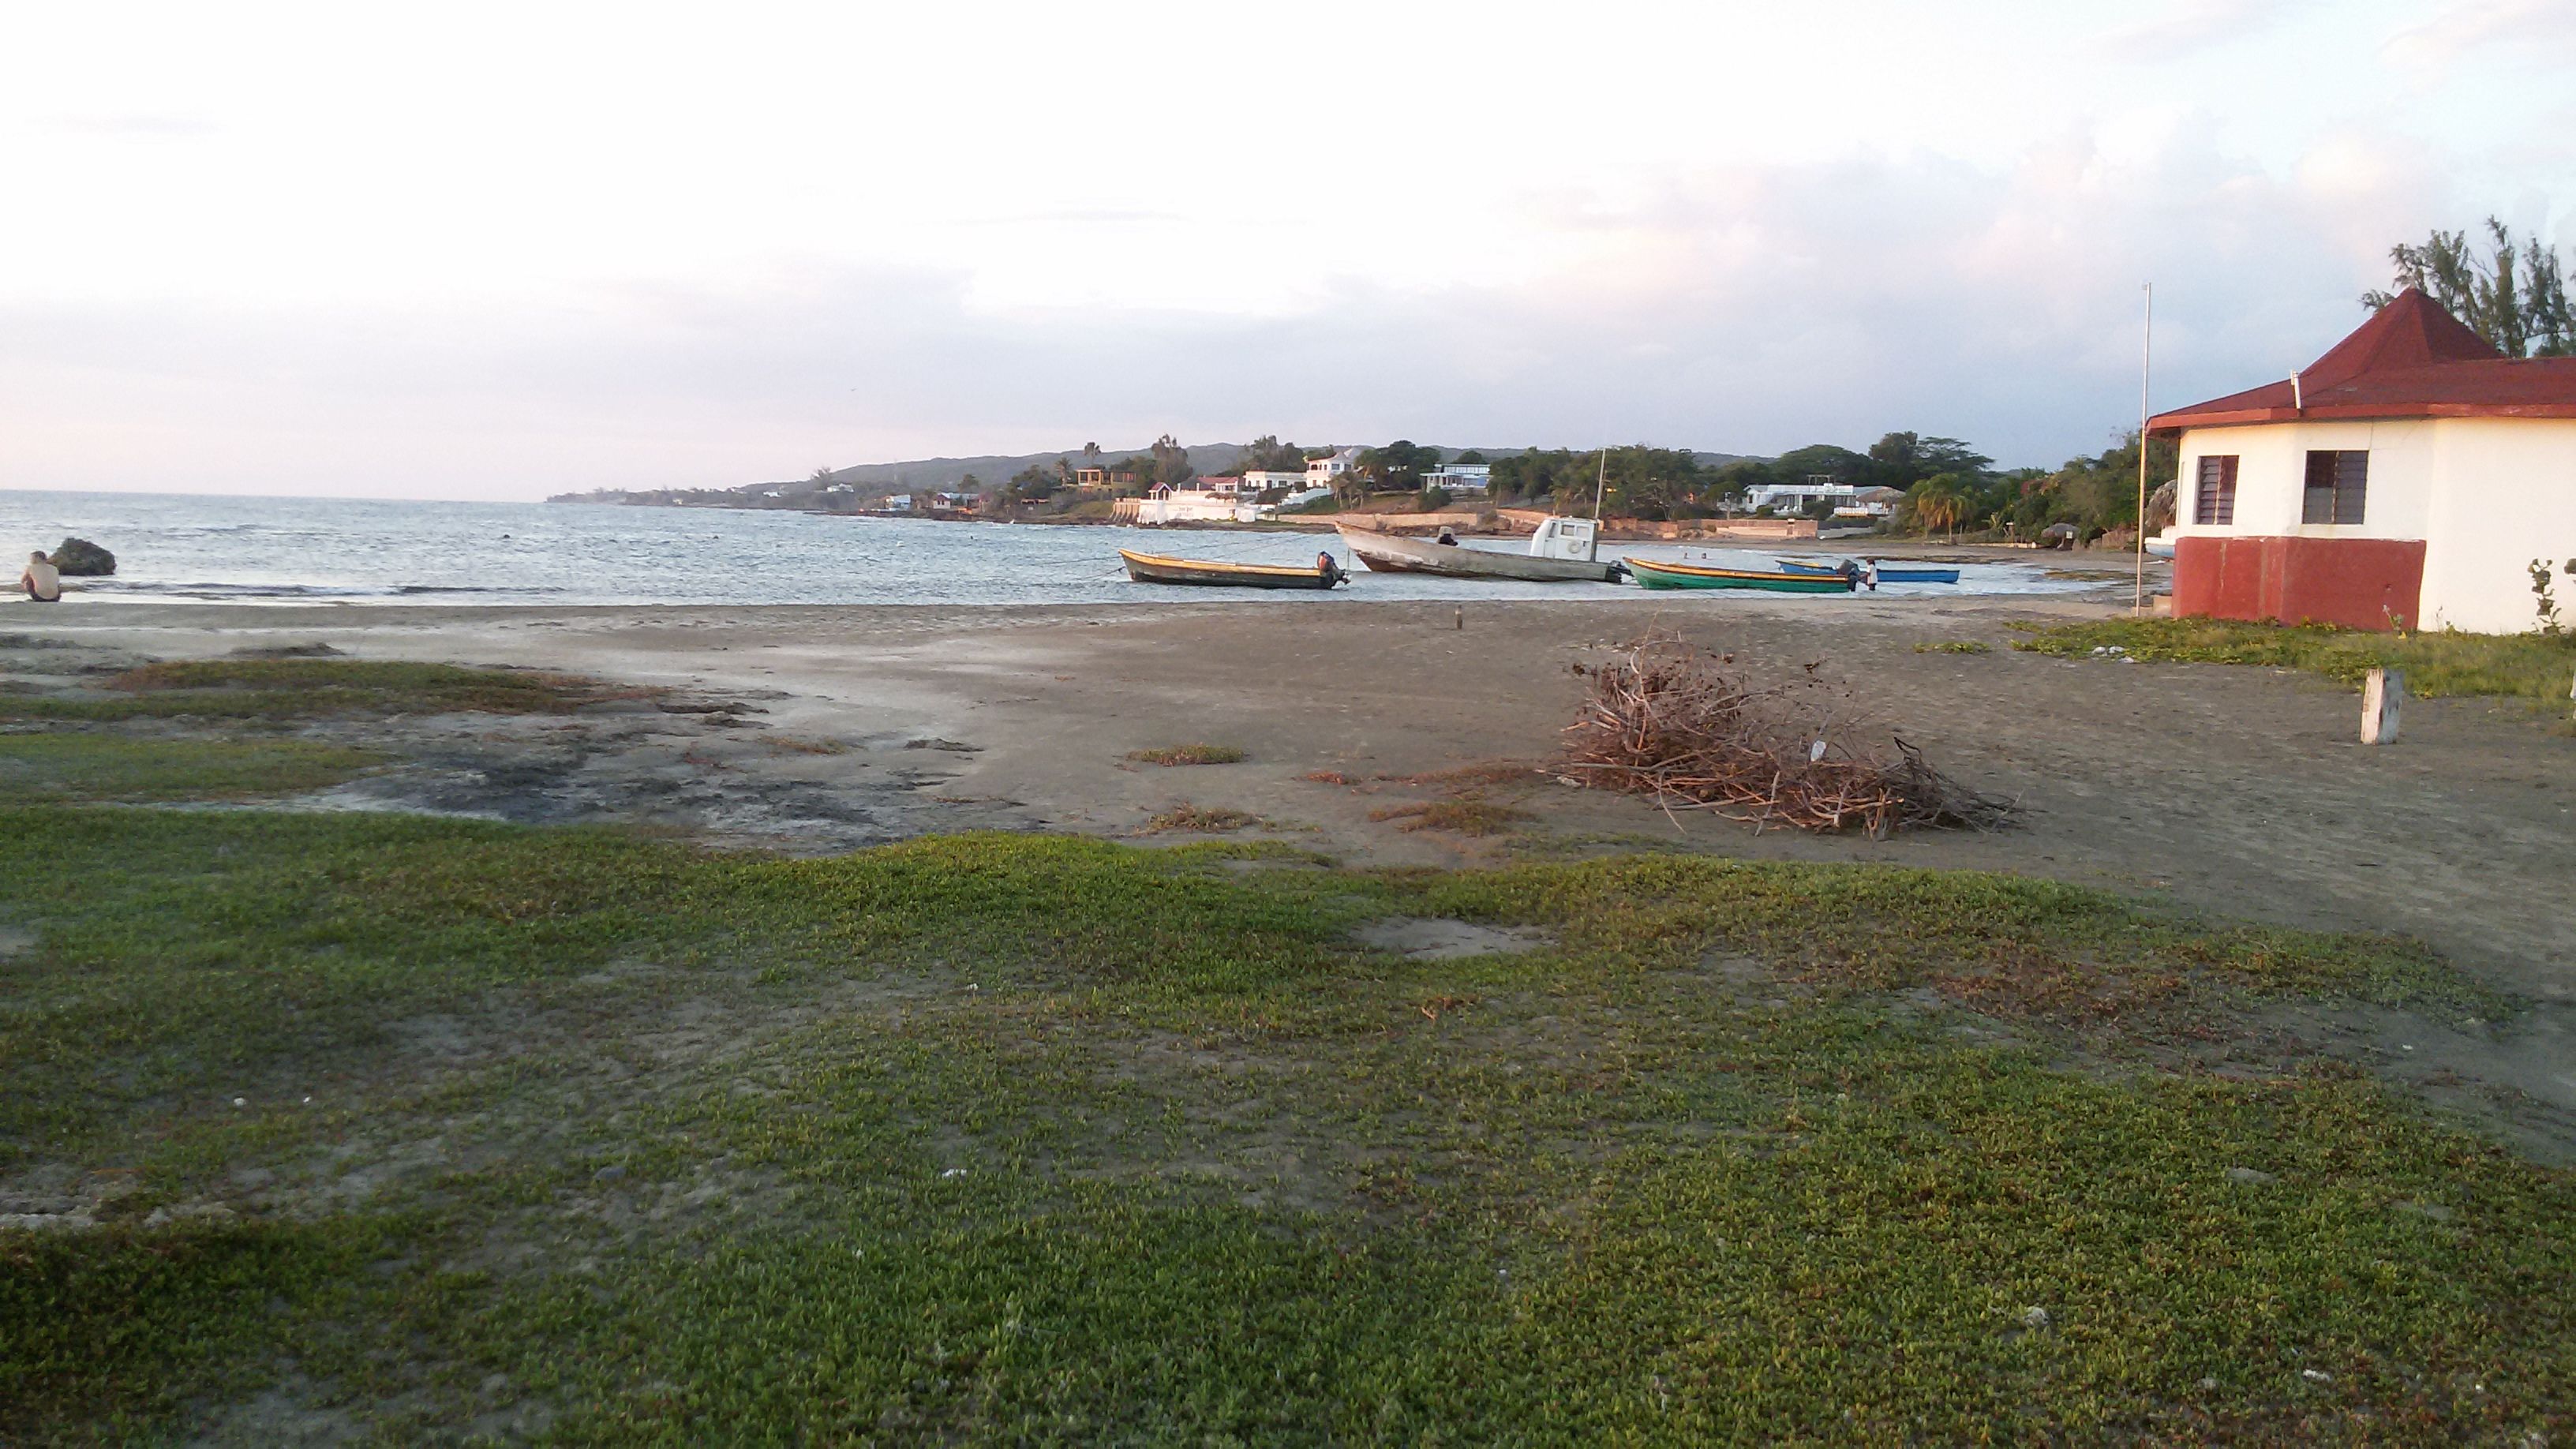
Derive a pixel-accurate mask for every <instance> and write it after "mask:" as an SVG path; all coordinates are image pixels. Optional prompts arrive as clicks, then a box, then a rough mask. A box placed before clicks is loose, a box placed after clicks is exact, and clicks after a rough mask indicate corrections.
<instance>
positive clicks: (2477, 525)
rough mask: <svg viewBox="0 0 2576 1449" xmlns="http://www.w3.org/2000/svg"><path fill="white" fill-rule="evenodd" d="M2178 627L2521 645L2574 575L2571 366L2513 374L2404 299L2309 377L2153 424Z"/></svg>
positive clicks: (2531, 361) (2415, 295)
mask: <svg viewBox="0 0 2576 1449" xmlns="http://www.w3.org/2000/svg"><path fill="white" fill-rule="evenodd" d="M2147 429H2148V434H2149V436H2151V437H2156V438H2173V439H2176V440H2177V443H2178V451H2179V453H2180V455H2181V475H2180V478H2179V479H2178V481H2177V484H2176V493H2177V508H2176V515H2177V516H2176V521H2175V524H2174V527H2173V530H2172V533H2171V534H2170V535H2169V536H2170V537H2171V538H2172V539H2173V540H2174V582H2173V608H2174V613H2175V614H2177V615H2193V614H2199V615H2206V616H2209V617H2213V618H2221V619H2277V620H2280V621H2282V622H2284V623H2293V624H2295V623H2303V622H2316V623H2329V624H2340V625H2344V626H2346V627H2349V628H2355V629H2390V628H2400V627H2403V628H2426V629H2440V628H2452V629H2466V630H2472V631H2476V632H2480V633H2519V632H2521V631H2524V630H2527V629H2530V628H2532V627H2533V626H2534V625H2535V624H2536V623H2537V622H2538V615H2537V613H2536V612H2535V609H2534V598H2533V593H2532V581H2531V573H2530V569H2531V563H2532V561H2533V560H2534V559H2539V560H2542V561H2544V562H2545V563H2546V565H2547V566H2548V568H2549V569H2550V570H2551V571H2552V572H2553V573H2554V574H2557V575H2558V577H2559V579H2560V580H2561V583H2560V585H2559V587H2560V589H2561V590H2562V591H2566V592H2576V578H2570V577H2568V575H2567V573H2566V572H2565V570H2567V569H2568V568H2569V566H2570V565H2571V563H2576V357H2533V358H2509V357H2506V356H2505V355H2504V354H2503V353H2502V352H2500V351H2498V350H2497V349H2496V348H2495V347H2494V346H2493V345H2491V344H2490V343H2488V342H2487V341H2486V339H2484V338H2482V337H2480V336H2478V334H2477V333H2475V332H2473V331H2471V330H2470V329H2469V328H2467V327H2466V326H2464V325H2462V324H2461V323H2460V322H2459V320H2458V319H2456V318H2454V317H2452V316H2451V314H2450V313H2448V312H2445V311H2443V310H2442V308H2441V306H2440V305H2439V304H2437V303H2435V302H2434V301H2433V299H2432V298H2430V297H2427V296H2426V295H2424V293H2423V292H2421V291H2419V290H2414V289H2409V290H2408V291H2406V292H2405V293H2403V294H2402V295H2400V296H2399V297H2398V298H2397V299H2396V300H2395V301H2393V302H2391V303H2389V304H2388V305H2387V306H2385V307H2383V308H2381V309H2380V310H2379V311H2378V312H2377V313H2375V314H2373V315H2372V317H2371V318H2370V320H2369V321H2367V322H2364V323H2363V324H2362V325H2361V326H2360V327H2359V328H2358V329H2357V330H2355V331H2354V332H2353V334H2352V335H2351V336H2349V337H2346V338H2345V339H2344V340H2343V341H2341V342H2338V343H2336V344H2335V345H2334V347H2333V348H2332V349H2330V350H2329V351H2328V352H2327V353H2326V354H2325V355H2324V356H2323V357H2320V358H2318V359H2317V360H2316V361H2315V362H2314V363H2311V364H2310V365H2309V366H2308V367H2307V368H2305V369H2303V370H2302V371H2300V372H2297V373H2294V374H2292V375H2291V376H2290V377H2288V378H2286V379H2284V380H2282V381H2279V382H2271V383H2265V384H2264V385H2263V386H2261V387H2256V388H2249V389H2247V390H2246V391H2243V392H2238V393H2231V394H2229V395H2227V396H2225V397H2220V398H2213V399H2211V400H2209V401H2208V402H2203V403H2195V404H2193V405H2192V406H2190V407H2186V408H2178V409H2176V410H2174V411H2172V412H2167V413H2161V414H2158V415H2157V416H2155V417H2154V418H2151V419H2150V420H2149V421H2148V424H2147Z"/></svg>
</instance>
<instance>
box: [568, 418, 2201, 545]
mask: <svg viewBox="0 0 2576 1449" xmlns="http://www.w3.org/2000/svg"><path fill="white" fill-rule="evenodd" d="M2138 449H2139V442H2138V439H2137V436H2136V435H2135V434H2134V433H2133V434H2131V435H2129V436H2128V437H2127V438H2126V439H2125V440H2124V441H2123V442H2122V443H2121V444H2120V445H2119V446H2117V447H2114V448H2111V449H2109V450H2107V451H2105V452H2103V453H2102V454H2101V455H2100V456H2098V457H2077V458H2071V459H2069V460H2067V461H2066V462H2065V463H2064V464H2062V465H2060V466H2059V467H2057V468H2055V469H2047V468H1999V467H1997V466H1996V464H1995V460H1994V459H1992V458H1990V457H1987V456H1986V455H1985V454H1983V453H1980V452H1978V451H1976V450H1975V449H1974V448H1973V447H1971V446H1970V445H1969V444H1967V443H1966V442H1963V441H1961V440H1960V439H1957V438H1947V437H1939V436H1933V435H1925V434H1918V433H1912V432H1891V433H1887V434H1885V435H1883V436H1881V437H1880V438H1879V439H1878V441H1876V442H1875V443H1872V444H1870V445H1869V446H1868V447H1867V448H1866V449H1865V450H1856V449H1851V448H1845V447H1841V446H1839V445H1836V444H1831V443H1814V444H1810V445H1808V446H1806V447H1802V448H1794V449H1791V450H1789V451H1788V452H1785V453H1782V454H1780V455H1779V456H1778V457H1773V458H1758V457H1748V456H1744V455H1741V454H1734V453H1712V452H1702V451H1693V450H1690V449H1683V448H1658V447H1654V446H1651V445H1648V444H1643V443H1636V444H1628V445H1624V446H1610V447H1605V448H1594V449H1589V450H1584V451H1579V452H1578V451H1575V450H1573V449H1565V448H1559V449H1553V450H1550V449H1542V448H1495V449H1490V450H1488V449H1480V448H1466V449H1459V448H1444V447H1435V446H1431V445H1427V444H1418V443H1414V442H1412V441H1410V440H1408V439H1401V438H1399V439H1397V440H1395V441H1393V442H1390V443H1383V444H1379V445H1376V446H1374V447H1325V448H1301V447H1299V446H1298V445H1297V444H1295V443H1293V442H1283V441H1281V440H1280V439H1279V438H1277V437H1275V436H1264V437H1261V438H1257V439H1255V440H1254V441H1252V442H1251V443H1248V444H1235V443H1216V444H1202V445H1198V446H1196V447H1195V448H1191V447H1183V446H1182V445H1181V444H1180V442H1179V441H1178V440H1177V439H1176V438H1174V437H1173V436H1171V435H1170V434H1165V435H1164V436H1162V437H1160V438H1157V439H1156V440H1155V441H1154V442H1153V444H1152V445H1151V446H1150V447H1148V448H1142V449H1135V450H1131V451H1128V452H1125V453H1119V452H1116V451H1114V450H1104V449H1102V448H1101V447H1100V446H1099V445H1098V444H1096V443H1086V444H1084V445H1083V447H1082V448H1081V449H1079V450H1073V449H1068V450H1065V451H1063V452H1060V453H1055V454H1046V453H1033V454H1023V455H1018V456H1012V457H1000V456H993V457H980V458H933V459H922V460H918V461H915V462H909V463H875V464H863V465H860V466H858V467H852V468H839V469H835V468H829V467H824V468H817V469H815V470H814V472H813V474H812V475H811V476H809V477H807V478H804V479H800V480H795V481H788V482H777V483H754V484H745V485H742V486H740V487H736V488H660V489H648V490H640V491H638V490H625V489H615V488H601V489H594V490H592V491H590V492H587V493H567V494H558V495H556V496H555V497H553V498H550V499H548V500H547V501H548V502H552V503H593V504H615V505H629V506H655V507H694V508H706V507H721V508H746V509H780V510H789V511H798V512H809V513H819V514H824V515H827V516H853V517H869V516H878V517H882V516H902V517H923V518H933V519H938V520H942V521H969V520H971V521H981V522H996V523H998V522H1010V523H1074V524H1106V523H1111V522H1114V521H1115V518H1114V509H1115V507H1116V500H1118V499H1120V498H1130V499H1132V498H1142V497H1145V496H1147V495H1148V494H1150V493H1153V492H1155V491H1157V490H1163V489H1174V490H1184V491H1186V490H1189V489H1192V488H1195V487H1198V486H1199V484H1200V482H1201V481H1202V480H1203V479H1214V480H1220V481H1225V480H1231V481H1230V482H1228V486H1227V489H1226V495H1227V496H1229V497H1234V496H1240V497H1241V498H1243V499H1244V501H1248V502H1256V503H1259V504H1262V505H1265V506H1275V507H1277V508H1278V509H1279V510H1280V512H1279V513H1278V514H1277V516H1276V517H1273V518H1266V519H1263V520H1261V521H1259V522H1257V523H1255V522H1242V523H1233V522H1225V521H1220V520H1193V521H1192V523H1191V524H1189V525H1163V526H1198V527H1206V528H1215V529H1230V528H1247V527H1250V528H1257V527H1264V526H1280V525H1288V524H1290V523H1291V522H1292V520H1301V519H1302V520H1312V521H1313V522H1315V523H1317V524H1319V525H1322V526H1324V527H1329V526H1330V520H1331V519H1332V518H1334V517H1338V516H1343V515H1348V514H1365V513H1372V512H1386V511H1391V510H1393V511H1410V512H1418V513H1422V514H1425V515H1431V514H1439V513H1443V512H1444V511H1446V510H1451V509H1459V510H1463V511H1465V512H1470V513H1475V512H1482V513H1486V514H1488V515H1489V514H1490V513H1491V511H1492V510H1493V509H1495V508H1497V507H1517V508H1527V509H1538V510H1542V511H1551V512H1558V513H1569V514H1585V515H1589V514H1592V513H1595V512H1598V513H1599V514H1600V517H1601V519H1602V522H1603V524H1604V526H1605V536H1614V537H1630V538H1635V537H1645V536H1649V535H1647V534H1645V533H1643V532H1642V530H1644V529H1646V528H1648V527H1654V526H1672V525H1689V524H1697V523H1721V522H1725V521H1730V520H1739V519H1761V520H1766V521H1776V520H1797V519H1804V520H1808V521H1812V522H1816V523H1819V524H1834V521H1835V520H1836V519H1837V518H1838V517H1839V518H1840V519H1841V524H1840V525H1838V526H1857V527H1861V528H1866V529H1870V530H1872V531H1874V532H1876V533H1879V534H1884V535H1889V536H1896V537H1909V538H1913V539H1917V540H1922V541H1926V542H1928V541H1932V540H1934V539H1936V538H1939V539H1945V540H1946V541H1948V542H1951V543H1962V542H1988V543H2001V544H2008V545H2022V546H2041V545H2049V546H2074V547H2085V546H2090V545H2092V544H2094V543H2095V542H2097V541H2100V540H2104V539H2108V540H2109V541H2110V543H2111V544H2113V545H2118V544H2120V543H2122V542H2123V541H2126V540H2134V539H2135V538H2136V536H2137V532H2138V527H2139V523H2140V517H2139V510H2138V506H2137V500H2136V498H2135V496H2134V492H2133V490H2132V488H2131V480H2133V479H2134V478H2135V477H2136V476H2137V474H2138V472H2139V468H2140V459H2139V452H2138ZM2178 465H2179V460H2178V457H2177V455H2176V454H2175V452H2174V450H2173V446H2172V444H2171V443H2170V442H2166V441H2156V442H2150V443H2149V444H2147V456H2146V460H2145V466H2146V468H2147V469H2148V470H2149V471H2151V472H2153V473H2154V474H2155V476H2157V477H2158V478H2162V479H2171V478H2172V477H2173V475H2174V471H2175V469H2176V467H2177V466H2178ZM1461 468H1468V469H1473V470H1476V473H1477V475H1478V477H1477V478H1476V479H1475V480H1473V481H1474V482H1475V486H1474V487H1472V488H1467V487H1462V488H1456V489H1453V488H1452V487H1451V486H1449V485H1450V484H1452V483H1459V482H1461V475H1460V474H1459V473H1458V472H1457V470H1458V469H1461ZM1013 469H1016V471H1009V470H1013ZM987 475H989V476H987ZM1234 482H1241V483H1247V484H1255V485H1258V486H1250V487H1246V488H1245V489H1243V490H1242V492H1241V493H1240V494H1239V495H1238V494H1237V493H1236V492H1235V491H1234V489H1233V487H1232V483H1234ZM1301 482H1302V484H1303V486H1300V483H1301ZM2173 500H2174V488H2173V485H2172V484H2171V483H2167V484H2166V486H2164V487H2163V488H2162V489H2160V490H2159V491H2158V492H2157V493H2156V494H2155V496H2154V497H2153V498H2152V499H2151V500H2149V502H2148V504H2147V509H2146V519H2145V521H2146V523H2147V525H2148V526H2149V527H2150V528H2154V527H2160V526H2162V525H2163V524H2164V523H2169V522H2171V520H2172V517H2173ZM1837 509H1852V510H1858V511H1856V512H1852V513H1846V514H1840V515H1838V514H1837V512H1836V510H1837Z"/></svg>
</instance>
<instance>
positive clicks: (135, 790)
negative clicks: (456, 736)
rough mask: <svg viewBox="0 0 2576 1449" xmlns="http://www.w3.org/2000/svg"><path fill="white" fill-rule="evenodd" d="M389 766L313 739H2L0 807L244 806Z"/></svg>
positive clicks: (25, 736) (98, 736)
mask: <svg viewBox="0 0 2576 1449" xmlns="http://www.w3.org/2000/svg"><path fill="white" fill-rule="evenodd" d="M383 762H384V757H383V756H381V755H377V754H374V753H372V752H369V751H366V750H353V749H347V748H343V747H341V746H337V745H325V744H317V743H315V742H313V741H309V740H164V739H136V738H131V737H127V736H121V735H107V734H85V733H84V734H0V805H14V804H30V803H35V802H40V801H63V800H112V801H123V802H128V803H149V802H155V801H172V800H238V799H246V798H250V797H253V796H260V795H284V794H293V793H296V792H300V791H305V790H320V789H325V788H328V787H329V786H332V785H337V784H339V783H341V782H342V781H344V780H347V779H349V778H351V777H352V776H354V775H357V774H358V773H360V772H361V771H364V770H367V769H370V768H372V767H374V766H376V765H379V764H381V763H383Z"/></svg>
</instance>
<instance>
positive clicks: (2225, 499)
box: [2191, 453, 2236, 523]
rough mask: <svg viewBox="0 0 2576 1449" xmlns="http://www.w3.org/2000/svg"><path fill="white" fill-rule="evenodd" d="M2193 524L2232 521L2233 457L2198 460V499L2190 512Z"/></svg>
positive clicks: (2234, 485) (2234, 501) (2233, 515)
mask: <svg viewBox="0 0 2576 1449" xmlns="http://www.w3.org/2000/svg"><path fill="white" fill-rule="evenodd" d="M2191 521H2192V522H2194V523H2234V522H2235V521H2236V455H2235V454H2233V453H2230V454H2227V455H2225V456H2222V457H2216V458H2203V459H2201V460H2200V499H2199V502H2198V503H2197V504H2195V505H2194V506H2193V508H2192V510H2191Z"/></svg>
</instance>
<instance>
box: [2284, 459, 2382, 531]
mask: <svg viewBox="0 0 2576 1449" xmlns="http://www.w3.org/2000/svg"><path fill="white" fill-rule="evenodd" d="M2369 490H2370V450H2369V449H2367V448H2348V449H2345V450H2343V451H2341V452H2329V451H2325V450H2322V449H2320V450H2317V451H2313V452H2310V453H2309V454H2308V486H2307V489H2306V492H2305V495H2304V500H2303V506H2302V507H2301V508H2300V510H2299V521H2300V522H2301V523H2359V522H2361V508H2362V503H2363V500H2364V498H2365V497H2366V495H2367V494H2368V493H2369Z"/></svg>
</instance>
